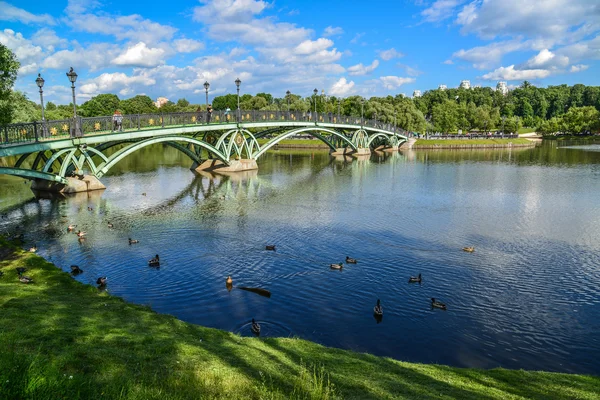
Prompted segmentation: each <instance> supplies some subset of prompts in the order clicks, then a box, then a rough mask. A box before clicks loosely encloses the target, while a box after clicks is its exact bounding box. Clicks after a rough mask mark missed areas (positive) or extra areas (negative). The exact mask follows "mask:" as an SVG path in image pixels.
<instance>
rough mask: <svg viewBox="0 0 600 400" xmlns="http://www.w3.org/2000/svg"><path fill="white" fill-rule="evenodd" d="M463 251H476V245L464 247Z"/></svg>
mask: <svg viewBox="0 0 600 400" xmlns="http://www.w3.org/2000/svg"><path fill="white" fill-rule="evenodd" d="M463 251H466V252H467V253H472V252H474V251H475V247H472V246H471V247H463Z"/></svg>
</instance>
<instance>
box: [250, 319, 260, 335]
mask: <svg viewBox="0 0 600 400" xmlns="http://www.w3.org/2000/svg"><path fill="white" fill-rule="evenodd" d="M250 329H251V330H252V333H254V334H256V335H258V334H260V325H259V324H258V322H256V321H255V320H254V318H252V327H251V328H250Z"/></svg>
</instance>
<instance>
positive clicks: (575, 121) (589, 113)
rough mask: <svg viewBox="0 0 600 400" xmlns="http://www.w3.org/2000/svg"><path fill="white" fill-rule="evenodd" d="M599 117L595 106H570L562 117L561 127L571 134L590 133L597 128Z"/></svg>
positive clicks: (599, 113)
mask: <svg viewBox="0 0 600 400" xmlns="http://www.w3.org/2000/svg"><path fill="white" fill-rule="evenodd" d="M599 118H600V112H599V111H598V110H596V108H595V107H591V106H587V107H571V108H569V111H567V112H566V113H565V115H563V117H562V127H563V129H564V131H565V132H567V133H571V134H578V133H590V132H593V131H595V130H597V129H598V121H599Z"/></svg>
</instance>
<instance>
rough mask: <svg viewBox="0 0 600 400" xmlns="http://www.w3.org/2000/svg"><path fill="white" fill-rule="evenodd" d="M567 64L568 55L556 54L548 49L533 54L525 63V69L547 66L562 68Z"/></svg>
mask: <svg viewBox="0 0 600 400" xmlns="http://www.w3.org/2000/svg"><path fill="white" fill-rule="evenodd" d="M567 65H569V57H565V56H557V55H556V54H554V53H553V52H551V51H550V50H548V49H544V50H542V51H540V52H539V53H538V54H537V55H535V56H533V57H532V58H530V59H529V60H527V62H525V64H524V65H523V68H525V69H535V68H547V67H560V68H564V67H566V66H567Z"/></svg>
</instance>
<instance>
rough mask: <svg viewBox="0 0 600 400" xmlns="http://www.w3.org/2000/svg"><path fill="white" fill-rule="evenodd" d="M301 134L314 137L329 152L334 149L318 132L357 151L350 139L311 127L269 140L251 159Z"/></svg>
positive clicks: (320, 128) (337, 133) (332, 131)
mask: <svg viewBox="0 0 600 400" xmlns="http://www.w3.org/2000/svg"><path fill="white" fill-rule="evenodd" d="M303 132H309V133H310V134H311V135H312V136H314V137H316V138H317V139H319V140H321V141H322V142H323V143H325V144H326V145H327V146H329V148H331V150H336V147H335V146H334V145H333V144H332V143H331V142H330V141H328V140H327V139H325V138H324V137H323V136H322V135H320V134H319V133H318V132H327V133H330V134H332V135H334V136H336V137H338V138H339V139H341V140H342V141H343V142H344V143H346V144H347V145H348V146H349V147H351V148H352V149H353V150H357V148H356V145H354V143H352V141H351V140H350V139H348V138H347V137H346V136H345V135H343V134H341V133H339V132H337V131H335V130H333V129H328V128H322V127H318V126H312V127H303V128H298V129H293V130H291V131H289V132H286V133H284V134H283V135H279V136H277V137H276V138H273V139H271V140H269V141H268V142H267V143H265V144H264V145H263V146H262V147H260V150H258V151H257V152H256V153H254V155H253V157H252V158H254V159H257V158H258V157H260V156H261V155H263V154H264V153H265V152H266V151H267V150H269V149H270V148H271V147H273V146H275V145H276V144H277V143H279V142H281V141H282V140H284V139H287V138H288V137H290V136H294V135H297V134H299V133H303Z"/></svg>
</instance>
